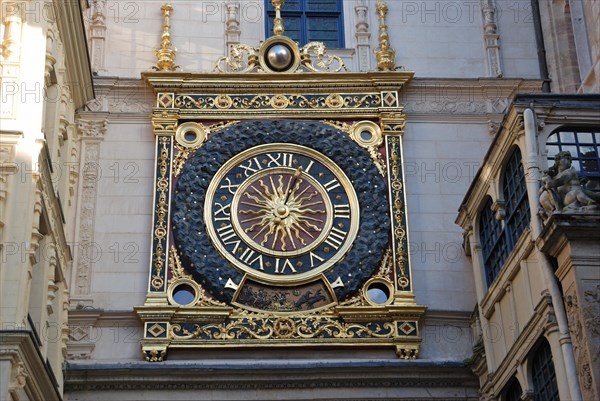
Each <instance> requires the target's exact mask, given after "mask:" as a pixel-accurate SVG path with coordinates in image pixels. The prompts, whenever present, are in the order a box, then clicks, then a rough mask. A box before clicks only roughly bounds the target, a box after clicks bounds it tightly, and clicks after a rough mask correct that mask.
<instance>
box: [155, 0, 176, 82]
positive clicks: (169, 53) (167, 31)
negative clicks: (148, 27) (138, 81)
mask: <svg viewBox="0 0 600 401" xmlns="http://www.w3.org/2000/svg"><path fill="white" fill-rule="evenodd" d="M160 9H161V10H162V12H163V32H162V36H161V38H162V39H161V41H160V48H159V49H156V50H155V53H156V66H155V67H152V68H153V69H155V70H158V71H175V70H176V69H178V68H179V66H178V65H176V64H175V57H177V49H175V48H172V46H173V43H172V42H171V13H172V12H173V6H172V5H171V4H163V6H162V7H161V8H160Z"/></svg>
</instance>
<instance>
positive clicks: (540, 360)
mask: <svg viewBox="0 0 600 401" xmlns="http://www.w3.org/2000/svg"><path fill="white" fill-rule="evenodd" d="M531 376H532V378H533V391H534V400H535V401H560V398H559V397H558V386H557V384H556V373H555V371H554V362H553V361H552V351H551V350H550V344H548V341H546V339H543V340H542V342H541V343H540V345H539V346H538V347H537V348H536V349H535V351H534V354H533V357H532V360H531Z"/></svg>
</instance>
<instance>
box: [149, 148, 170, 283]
mask: <svg viewBox="0 0 600 401" xmlns="http://www.w3.org/2000/svg"><path fill="white" fill-rule="evenodd" d="M158 143H159V152H160V153H159V156H158V177H157V180H156V193H157V201H156V205H155V210H154V213H155V215H154V216H155V221H154V233H153V234H154V239H153V242H154V259H153V274H152V279H151V285H152V288H153V289H154V290H160V289H162V288H163V286H164V284H165V281H164V277H163V275H164V274H163V273H164V268H165V263H166V250H165V248H166V243H167V232H168V231H167V230H168V229H167V212H168V193H169V181H170V179H169V177H168V175H169V162H170V144H171V138H170V137H160V138H159V139H158Z"/></svg>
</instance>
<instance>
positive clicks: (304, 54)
mask: <svg viewBox="0 0 600 401" xmlns="http://www.w3.org/2000/svg"><path fill="white" fill-rule="evenodd" d="M311 53H312V54H314V57H315V58H316V61H312V58H311ZM300 57H301V63H302V65H303V66H304V68H306V69H307V70H308V71H311V72H323V71H327V72H341V71H346V72H347V71H350V70H349V69H348V67H346V64H344V61H343V60H342V58H341V57H340V56H337V55H334V56H330V55H328V54H327V49H326V48H325V44H324V43H323V42H310V43H307V44H306V45H304V47H302V49H301V50H300ZM332 65H333V67H332Z"/></svg>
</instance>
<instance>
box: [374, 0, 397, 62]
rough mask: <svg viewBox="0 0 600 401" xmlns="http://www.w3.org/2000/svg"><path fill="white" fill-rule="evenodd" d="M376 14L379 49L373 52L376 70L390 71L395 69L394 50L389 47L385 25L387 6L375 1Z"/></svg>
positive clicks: (379, 0)
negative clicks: (375, 58)
mask: <svg viewBox="0 0 600 401" xmlns="http://www.w3.org/2000/svg"><path fill="white" fill-rule="evenodd" d="M376 10H377V14H379V49H377V50H375V57H377V68H378V69H379V71H390V70H394V69H396V61H395V57H396V50H394V49H393V48H392V47H391V46H390V37H389V35H388V31H387V25H386V23H385V17H386V15H387V12H388V6H387V4H386V3H384V2H383V1H381V0H377V5H376Z"/></svg>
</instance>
